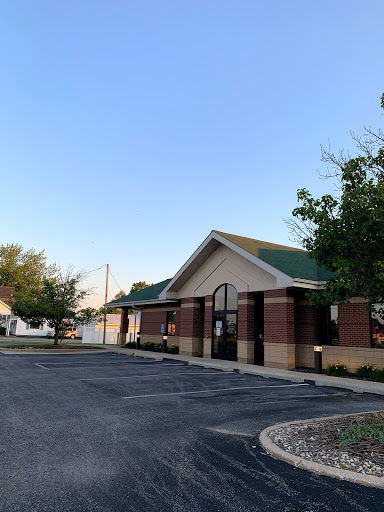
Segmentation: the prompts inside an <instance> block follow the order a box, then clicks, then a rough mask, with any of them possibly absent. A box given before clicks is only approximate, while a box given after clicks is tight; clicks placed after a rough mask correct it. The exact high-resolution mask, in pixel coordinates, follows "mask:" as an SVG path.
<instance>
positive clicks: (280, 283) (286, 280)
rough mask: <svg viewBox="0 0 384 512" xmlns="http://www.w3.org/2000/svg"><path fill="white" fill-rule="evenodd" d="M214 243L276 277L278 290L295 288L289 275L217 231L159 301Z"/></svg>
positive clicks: (210, 236)
mask: <svg viewBox="0 0 384 512" xmlns="http://www.w3.org/2000/svg"><path fill="white" fill-rule="evenodd" d="M212 241H217V242H219V243H220V244H222V245H225V246H227V247H228V248H229V249H231V250H232V251H234V252H235V253H237V254H239V255H240V256H242V257H243V258H245V259H247V260H249V261H251V262H252V263H254V264H255V265H256V266H258V267H260V268H261V269H263V270H265V271H266V272H268V274H271V275H272V276H274V277H276V282H277V288H287V287H289V286H293V284H294V279H293V278H292V277H290V276H288V275H287V274H284V272H281V271H280V270H277V268H275V267H272V265H269V264H268V263H265V261H263V260H261V259H260V258H257V257H256V256H253V255H252V254H250V253H249V252H248V251H245V250H244V249H242V248H241V247H239V246H238V245H236V244H234V243H233V242H231V241H229V240H227V239H226V238H224V237H223V236H221V235H219V234H218V233H216V232H215V231H212V232H211V233H210V235H209V236H208V237H207V238H206V239H205V240H204V242H203V243H202V244H201V245H200V246H199V247H198V248H197V249H196V251H195V252H194V253H193V254H192V256H191V257H190V258H189V259H188V260H187V262H186V263H185V264H184V265H183V266H182V267H181V269H180V270H179V271H178V272H177V274H176V275H175V277H174V278H173V279H172V280H171V281H170V282H169V283H168V285H167V286H166V287H165V288H164V290H163V291H162V292H161V293H160V295H159V299H163V300H164V299H166V298H167V292H168V290H169V289H170V288H171V287H172V286H173V285H174V284H175V283H176V281H177V280H178V279H180V277H181V276H182V275H183V274H184V272H185V271H186V270H187V268H188V267H189V266H190V265H192V264H193V263H194V261H195V260H196V258H197V257H198V256H199V255H200V254H201V253H202V252H203V250H204V249H205V248H206V247H207V246H208V244H209V243H210V242H212ZM169 298H171V297H169ZM172 298H175V297H172Z"/></svg>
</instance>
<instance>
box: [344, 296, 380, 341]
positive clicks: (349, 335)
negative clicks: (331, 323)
mask: <svg viewBox="0 0 384 512" xmlns="http://www.w3.org/2000/svg"><path fill="white" fill-rule="evenodd" d="M339 346H344V347H360V348H371V346H372V344H371V324H370V318H369V313H368V311H367V301H366V300H364V299H361V298H360V297H353V298H352V299H351V301H350V303H349V304H343V305H340V306H339Z"/></svg>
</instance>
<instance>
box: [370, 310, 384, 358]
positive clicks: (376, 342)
mask: <svg viewBox="0 0 384 512" xmlns="http://www.w3.org/2000/svg"><path fill="white" fill-rule="evenodd" d="M373 307H374V311H372V313H371V335H372V347H374V348H384V319H383V313H384V304H374V305H373Z"/></svg>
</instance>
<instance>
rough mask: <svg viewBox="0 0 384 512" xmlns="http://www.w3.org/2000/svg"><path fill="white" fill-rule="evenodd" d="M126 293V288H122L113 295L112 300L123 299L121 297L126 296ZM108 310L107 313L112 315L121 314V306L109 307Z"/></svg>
mask: <svg viewBox="0 0 384 512" xmlns="http://www.w3.org/2000/svg"><path fill="white" fill-rule="evenodd" d="M126 295H127V294H126V293H125V291H124V290H120V291H119V292H118V293H116V295H115V296H114V297H113V299H112V300H117V299H121V297H125V296H126ZM106 311H107V314H110V315H120V313H121V308H108V309H107V310H106Z"/></svg>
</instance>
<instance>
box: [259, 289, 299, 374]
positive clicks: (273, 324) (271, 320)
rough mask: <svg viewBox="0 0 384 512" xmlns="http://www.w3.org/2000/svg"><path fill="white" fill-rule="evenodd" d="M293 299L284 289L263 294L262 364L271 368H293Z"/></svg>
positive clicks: (294, 362) (294, 363)
mask: <svg viewBox="0 0 384 512" xmlns="http://www.w3.org/2000/svg"><path fill="white" fill-rule="evenodd" d="M294 305H295V299H294V298H293V297H290V296H289V293H288V290H287V289H286V288H283V289H276V290H266V291H265V292H264V364H265V366H270V367H273V368H285V369H289V368H294V367H295V365H296V361H295V317H294Z"/></svg>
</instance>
